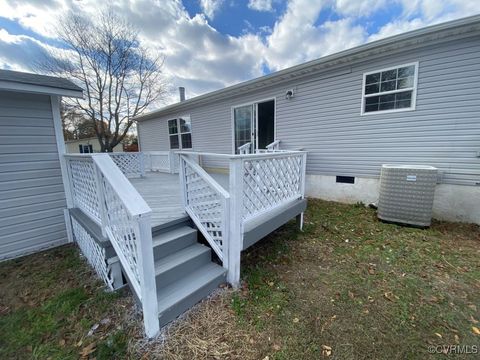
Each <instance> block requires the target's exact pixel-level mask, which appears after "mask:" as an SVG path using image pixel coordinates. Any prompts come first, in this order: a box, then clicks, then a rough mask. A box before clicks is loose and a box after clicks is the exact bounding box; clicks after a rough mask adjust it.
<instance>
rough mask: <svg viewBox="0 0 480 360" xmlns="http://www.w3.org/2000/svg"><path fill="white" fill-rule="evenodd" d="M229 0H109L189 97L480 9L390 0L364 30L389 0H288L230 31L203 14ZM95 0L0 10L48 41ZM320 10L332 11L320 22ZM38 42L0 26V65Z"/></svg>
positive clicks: (12, 64) (34, 51)
mask: <svg viewBox="0 0 480 360" xmlns="http://www.w3.org/2000/svg"><path fill="white" fill-rule="evenodd" d="M232 1H233V0H227V1H225V0H222V1H212V0H210V1H206V0H202V2H201V5H202V9H203V13H202V14H197V15H195V16H193V17H191V16H190V15H189V14H188V12H187V11H186V9H185V8H184V6H183V5H182V3H181V2H180V0H170V1H167V0H156V1H154V2H152V1H150V0H135V1H129V0H114V1H113V2H111V4H112V6H113V9H114V11H116V12H118V13H119V14H121V16H124V17H125V18H126V19H127V20H128V21H130V22H131V23H133V24H134V25H136V26H137V27H138V28H139V30H140V37H141V39H142V41H143V42H144V43H145V44H146V45H147V46H148V47H150V48H151V49H152V50H153V51H157V52H160V53H161V54H163V55H165V57H166V60H165V68H164V74H165V77H166V80H167V82H168V83H170V84H171V87H172V96H171V101H176V100H177V98H178V96H177V90H176V88H177V87H178V86H185V87H186V88H187V94H188V96H189V97H191V96H196V95H199V94H202V93H205V92H207V91H211V90H215V89H218V88H221V87H224V86H228V85H231V84H234V83H238V82H240V81H244V80H248V79H251V78H254V77H258V76H261V75H263V68H264V65H267V66H268V67H269V68H270V69H271V70H279V69H283V68H286V67H288V66H292V65H295V64H299V63H302V62H305V61H308V60H312V59H315V58H318V57H320V56H324V55H327V54H331V53H334V52H337V51H341V50H344V49H346V48H350V47H353V46H356V45H359V44H362V43H364V42H366V41H372V40H375V39H378V38H382V37H385V36H390V35H394V34H398V33H400V32H404V31H408V30H413V29H416V28H419V27H423V26H427V25H429V24H433V23H435V22H440V21H446V20H450V19H454V18H459V17H462V16H468V15H472V14H475V13H479V12H480V1H478V0H391V1H395V2H396V4H397V6H398V7H399V8H400V9H401V13H399V14H398V15H397V16H395V18H394V19H393V20H392V21H390V22H389V23H387V24H385V25H384V26H383V27H381V28H380V29H379V30H378V31H376V33H375V34H370V35H369V34H367V31H366V29H367V25H366V24H368V23H369V22H370V21H373V20H374V16H375V15H376V14H377V13H378V12H379V11H382V10H384V9H386V6H388V5H389V4H391V2H390V1H389V2H388V4H387V1H386V0H363V1H360V0H358V1H347V0H290V1H289V2H288V4H287V7H286V10H285V11H284V13H283V14H282V15H281V16H280V17H279V18H278V19H277V20H276V22H275V24H274V25H273V26H272V27H271V28H270V27H267V26H261V25H265V24H253V25H252V26H251V27H248V25H247V29H246V31H245V32H244V33H242V34H241V35H238V36H230V35H226V34H222V33H220V32H218V31H217V30H216V29H215V28H214V27H212V26H211V25H210V24H209V22H208V20H207V18H208V19H211V18H212V17H213V16H215V14H218V11H219V9H220V8H221V6H222V5H223V6H227V5H228V4H231V2H232ZM254 2H255V3H256V5H255V6H257V7H258V8H262V9H268V8H269V6H270V5H269V4H270V3H271V1H258V0H257V1H250V3H251V4H253V3H254ZM98 4H99V3H98V2H97V1H96V0H82V1H76V0H23V1H19V0H3V1H2V0H0V14H1V16H2V17H6V18H8V19H11V20H14V21H17V22H18V23H19V24H20V25H22V26H23V27H26V28H28V29H30V30H32V31H33V32H34V33H37V34H39V35H42V36H46V37H50V38H52V40H53V38H54V37H55V31H54V29H55V24H56V22H57V19H58V18H59V17H60V16H62V14H63V13H64V11H65V10H66V9H69V8H75V9H76V10H75V11H83V12H85V13H87V14H89V15H94V14H96V13H97V12H98V11H99V5H98ZM251 4H250V5H251ZM260 4H261V5H260ZM327 11H328V12H332V11H333V12H334V13H335V14H336V16H335V17H332V18H331V19H333V20H327V21H325V20H323V21H321V22H320V21H319V18H323V17H322V15H325V14H326V13H327ZM370 16H371V17H370ZM42 41H44V38H42V37H38V38H37V39H36V38H35V36H33V35H32V36H26V35H12V34H9V33H8V32H7V31H6V30H0V67H9V68H15V69H21V70H33V66H34V62H35V60H36V59H38V58H39V56H41V55H42V54H44V53H45V49H46V48H51V47H52V46H54V45H55V44H56V43H55V42H51V43H50V45H46V44H44V43H43V42H42Z"/></svg>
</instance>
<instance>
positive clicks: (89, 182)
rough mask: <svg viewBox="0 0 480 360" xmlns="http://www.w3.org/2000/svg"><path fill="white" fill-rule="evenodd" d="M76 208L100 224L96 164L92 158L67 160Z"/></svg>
mask: <svg viewBox="0 0 480 360" xmlns="http://www.w3.org/2000/svg"><path fill="white" fill-rule="evenodd" d="M67 165H68V170H69V173H70V179H71V184H72V194H73V201H74V204H75V207H78V208H79V209H81V210H82V211H83V212H85V213H86V214H87V215H89V216H91V217H92V218H93V219H95V220H97V221H98V222H100V209H99V203H98V196H97V183H96V180H95V164H94V163H93V160H92V158H91V157H78V158H69V159H67Z"/></svg>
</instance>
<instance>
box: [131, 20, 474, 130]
mask: <svg viewBox="0 0 480 360" xmlns="http://www.w3.org/2000/svg"><path fill="white" fill-rule="evenodd" d="M475 25H476V26H477V28H476V29H475V30H480V15H473V16H469V17H465V18H461V19H457V20H452V21H448V22H444V23H440V24H435V25H431V26H427V27H423V28H420V29H416V30H412V31H408V32H405V33H401V34H398V35H394V36H390V37H387V38H383V39H379V40H375V41H372V42H369V43H365V44H362V45H359V46H356V47H353V48H350V49H346V50H343V51H340V52H337V53H334V54H330V55H326V56H324V57H321V58H318V59H315V60H310V61H308V62H305V63H302V64H299V65H295V66H292V67H289V68H286V69H283V70H279V71H276V72H274V73H271V74H268V75H264V76H261V77H258V78H255V79H251V80H247V81H244V82H241V83H238V84H235V85H231V86H228V87H225V88H222V89H219V90H215V91H211V92H208V93H206V94H203V95H199V96H196V97H193V98H191V99H187V100H185V101H182V102H178V103H175V104H171V105H168V106H166V107H163V108H161V109H158V110H154V111H152V112H149V113H147V114H144V115H140V116H137V117H136V118H135V120H137V121H143V120H150V119H155V118H157V117H159V116H162V115H163V114H167V113H170V112H173V111H175V110H177V109H178V110H181V109H182V108H186V107H187V106H190V105H195V104H200V103H208V102H209V101H210V100H214V99H215V100H218V99H219V98H223V97H228V96H231V95H235V94H234V91H236V90H237V91H238V90H241V89H247V88H248V87H249V86H252V85H255V84H258V85H259V86H257V87H256V88H255V89H261V88H264V87H267V86H271V85H272V84H274V83H275V80H278V81H282V79H283V78H284V77H285V76H291V77H295V76H299V75H295V72H299V71H302V70H305V69H307V68H314V67H315V66H320V65H327V64H328V63H330V62H334V61H336V60H340V59H344V58H345V59H346V58H348V57H349V56H353V55H357V54H360V53H369V52H373V51H374V50H378V49H381V48H383V47H386V46H388V45H392V44H397V45H398V46H399V47H403V46H408V45H409V44H407V43H402V42H407V41H408V40H411V39H415V38H421V37H422V36H428V35H432V34H435V33H440V32H446V34H444V37H448V36H449V35H455V34H451V32H454V31H455V30H456V29H462V28H464V27H466V28H468V27H470V26H475ZM428 41H429V39H426V42H428ZM344 65H345V64H344ZM260 83H264V84H263V85H260Z"/></svg>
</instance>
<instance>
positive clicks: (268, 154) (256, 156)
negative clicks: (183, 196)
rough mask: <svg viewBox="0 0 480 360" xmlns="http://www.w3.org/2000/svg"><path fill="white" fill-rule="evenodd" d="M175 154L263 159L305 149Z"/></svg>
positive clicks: (179, 152)
mask: <svg viewBox="0 0 480 360" xmlns="http://www.w3.org/2000/svg"><path fill="white" fill-rule="evenodd" d="M175 153H176V154H180V155H203V156H212V157H219V158H224V159H232V160H235V159H265V158H269V157H282V156H286V155H300V154H306V153H307V151H304V150H282V151H278V152H264V153H260V154H221V153H210V152H202V151H183V150H181V151H176V152H175Z"/></svg>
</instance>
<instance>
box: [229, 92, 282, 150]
mask: <svg viewBox="0 0 480 360" xmlns="http://www.w3.org/2000/svg"><path fill="white" fill-rule="evenodd" d="M233 120H234V136H235V139H234V147H235V153H238V148H239V147H240V146H242V145H245V144H247V143H250V144H251V147H250V152H253V151H254V150H258V149H265V148H266V146H267V145H268V144H271V143H272V142H274V141H275V100H273V99H272V100H267V101H262V102H258V103H253V104H249V105H242V106H238V107H235V108H234V110H233Z"/></svg>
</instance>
